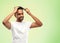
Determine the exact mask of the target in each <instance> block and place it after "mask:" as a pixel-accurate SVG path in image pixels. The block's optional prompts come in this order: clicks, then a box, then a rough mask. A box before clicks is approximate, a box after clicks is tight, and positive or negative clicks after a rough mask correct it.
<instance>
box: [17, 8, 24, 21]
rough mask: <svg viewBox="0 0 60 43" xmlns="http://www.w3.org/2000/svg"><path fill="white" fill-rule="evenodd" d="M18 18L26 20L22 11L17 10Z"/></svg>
mask: <svg viewBox="0 0 60 43" xmlns="http://www.w3.org/2000/svg"><path fill="white" fill-rule="evenodd" d="M16 18H17V19H18V20H20V21H22V20H23V19H24V14H23V10H22V9H19V10H17V14H16Z"/></svg>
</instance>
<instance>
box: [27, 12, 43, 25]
mask: <svg viewBox="0 0 60 43" xmlns="http://www.w3.org/2000/svg"><path fill="white" fill-rule="evenodd" d="M28 14H29V15H30V16H31V17H32V18H33V20H34V21H35V23H36V24H38V25H42V22H41V21H40V20H39V19H38V18H37V17H35V16H34V15H33V14H32V13H31V12H29V13H28Z"/></svg>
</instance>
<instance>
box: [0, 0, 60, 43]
mask: <svg viewBox="0 0 60 43" xmlns="http://www.w3.org/2000/svg"><path fill="white" fill-rule="evenodd" d="M59 5H60V1H59V0H0V43H12V34H11V31H10V30H8V29H7V28H6V27H4V26H3V25H2V21H3V19H4V18H5V17H6V16H7V15H8V14H10V13H11V12H12V11H13V9H14V7H15V6H22V7H24V8H29V9H30V11H31V13H32V14H33V15H35V16H36V17H37V18H39V19H40V20H41V21H42V23H43V26H42V27H38V28H32V29H31V30H30V31H29V40H28V42H29V43H60V15H59V14H60V13H59V12H60V9H59V7H60V6H59ZM24 13H25V19H24V20H26V21H32V22H33V19H32V18H31V17H30V16H29V15H28V14H27V13H26V12H24ZM10 21H15V17H14V16H13V17H12V18H11V20H10Z"/></svg>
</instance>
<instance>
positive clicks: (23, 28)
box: [3, 7, 42, 43]
mask: <svg viewBox="0 0 60 43" xmlns="http://www.w3.org/2000/svg"><path fill="white" fill-rule="evenodd" d="M23 10H24V11H26V12H27V14H28V15H30V16H31V17H32V18H33V20H34V22H23V20H24V12H23ZM13 15H14V16H15V17H16V21H15V22H12V23H11V22H9V20H10V18H11V17H12V16H13ZM3 25H4V26H5V27H7V29H9V30H11V31H12V35H13V43H19V42H21V43H27V39H28V31H29V30H30V29H31V28H35V27H40V26H42V22H41V21H40V20H39V19H38V18H37V17H35V16H34V15H32V13H31V12H30V10H29V9H28V8H22V7H15V8H14V10H13V11H12V13H10V14H9V15H8V16H7V17H6V18H5V19H4V20H3Z"/></svg>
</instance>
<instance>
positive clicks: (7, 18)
mask: <svg viewBox="0 0 60 43" xmlns="http://www.w3.org/2000/svg"><path fill="white" fill-rule="evenodd" d="M13 14H14V12H12V13H10V14H9V15H8V16H7V17H6V18H5V19H4V20H3V22H9V20H10V18H11V17H12V16H13Z"/></svg>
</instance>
